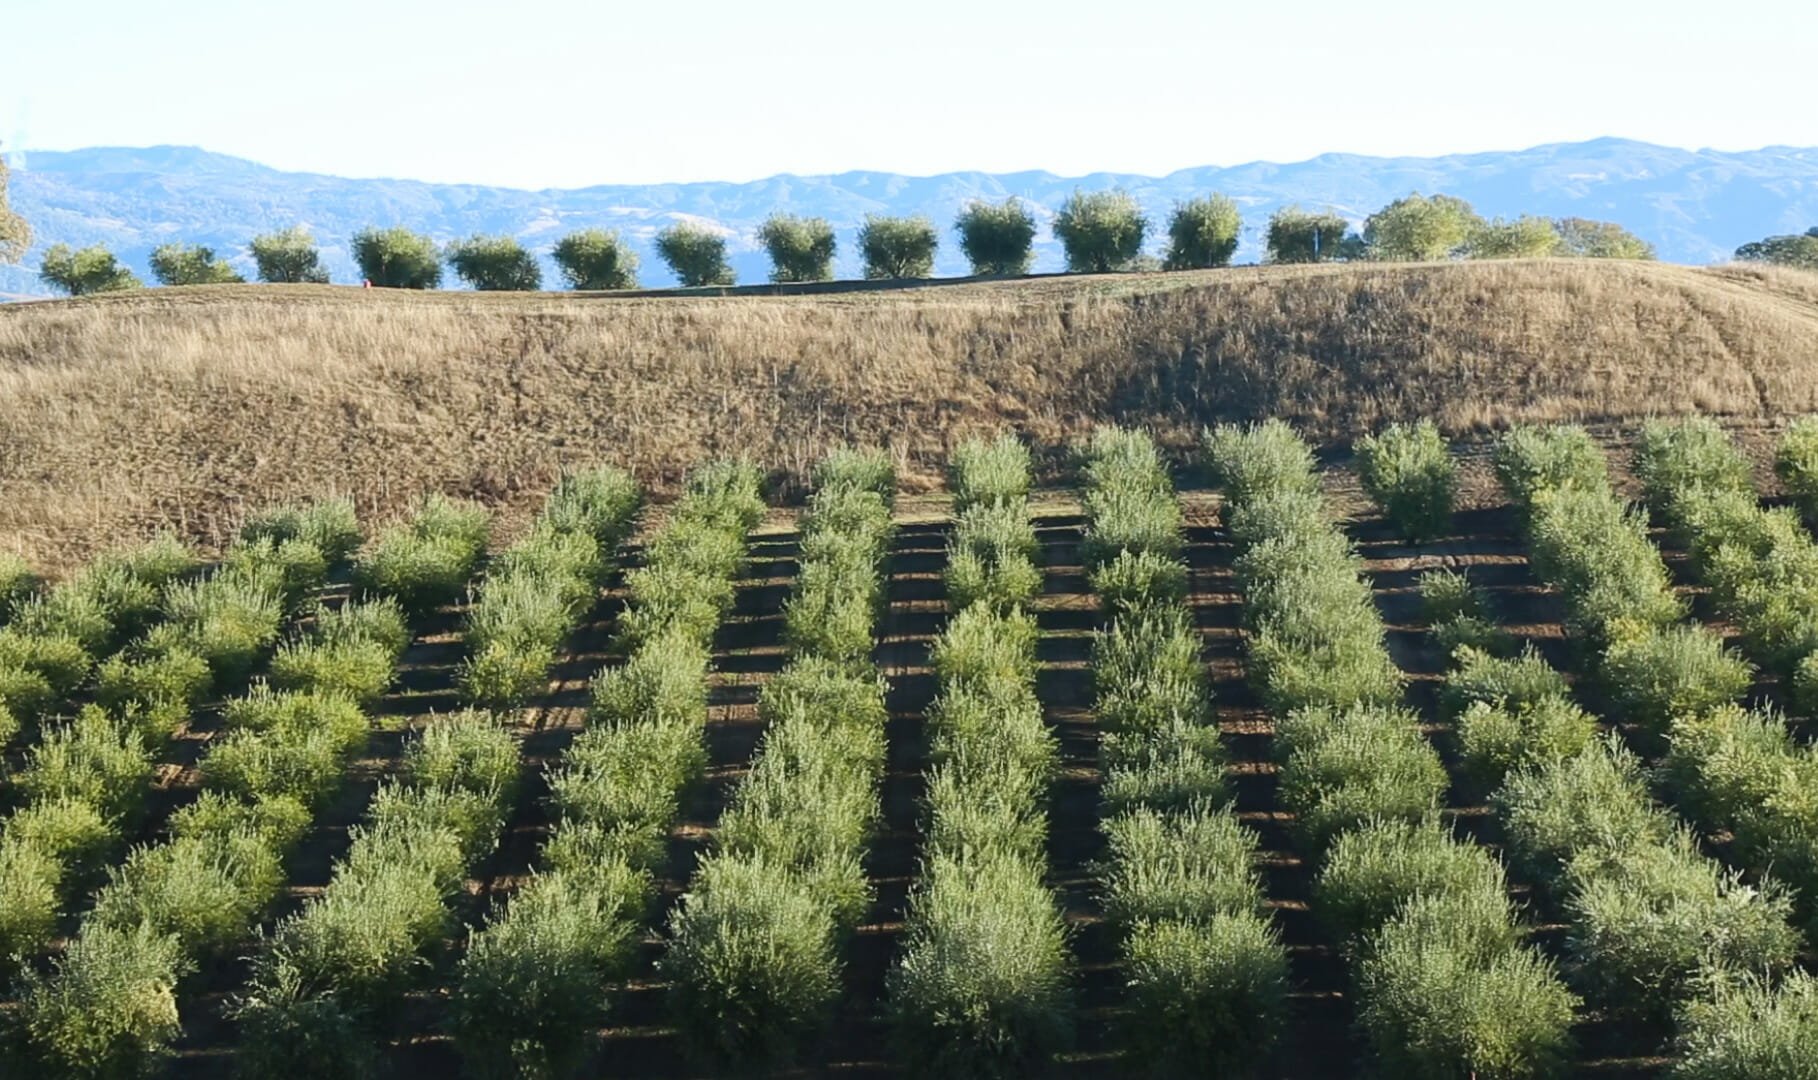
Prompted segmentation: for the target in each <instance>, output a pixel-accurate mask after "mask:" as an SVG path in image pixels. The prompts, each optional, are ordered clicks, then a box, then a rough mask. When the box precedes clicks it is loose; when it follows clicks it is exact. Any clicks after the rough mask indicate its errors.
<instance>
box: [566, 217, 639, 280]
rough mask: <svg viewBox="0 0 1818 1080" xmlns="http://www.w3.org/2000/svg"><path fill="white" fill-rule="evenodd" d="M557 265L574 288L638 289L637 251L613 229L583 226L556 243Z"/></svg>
mask: <svg viewBox="0 0 1818 1080" xmlns="http://www.w3.org/2000/svg"><path fill="white" fill-rule="evenodd" d="M553 254H554V256H555V261H556V266H558V267H560V268H561V270H562V278H563V280H565V281H567V282H568V287H569V288H571V289H635V288H637V287H638V253H637V252H635V251H633V250H631V248H630V247H629V246H627V245H626V243H625V241H623V240H621V239H620V238H619V234H618V232H617V230H613V229H582V230H581V231H580V232H572V233H569V234H568V235H567V236H564V237H562V239H561V242H560V243H558V244H556V246H555V251H554V252H553Z"/></svg>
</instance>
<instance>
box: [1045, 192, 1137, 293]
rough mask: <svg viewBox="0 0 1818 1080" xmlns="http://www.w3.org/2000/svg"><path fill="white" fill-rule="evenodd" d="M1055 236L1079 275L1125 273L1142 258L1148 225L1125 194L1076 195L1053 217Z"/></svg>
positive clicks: (1070, 267)
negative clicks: (1120, 271) (1114, 271)
mask: <svg viewBox="0 0 1818 1080" xmlns="http://www.w3.org/2000/svg"><path fill="white" fill-rule="evenodd" d="M1053 227H1054V235H1055V237H1056V238H1057V239H1059V240H1060V242H1061V247H1062V248H1063V249H1064V250H1065V251H1066V254H1067V269H1068V270H1070V271H1072V272H1073V273H1076V274H1107V273H1110V272H1111V271H1113V270H1123V269H1126V268H1128V267H1129V265H1130V264H1131V263H1132V262H1134V261H1135V260H1136V257H1137V256H1138V255H1141V254H1142V250H1143V236H1144V234H1145V233H1147V232H1148V230H1149V221H1148V219H1147V218H1145V217H1143V211H1142V207H1141V206H1138V205H1137V202H1136V199H1135V197H1133V196H1132V195H1130V194H1129V193H1128V192H1124V191H1090V192H1088V191H1075V192H1074V193H1073V194H1072V195H1070V196H1068V198H1067V201H1066V202H1065V203H1062V204H1061V208H1060V211H1059V212H1058V213H1056V214H1055V215H1054V226H1053Z"/></svg>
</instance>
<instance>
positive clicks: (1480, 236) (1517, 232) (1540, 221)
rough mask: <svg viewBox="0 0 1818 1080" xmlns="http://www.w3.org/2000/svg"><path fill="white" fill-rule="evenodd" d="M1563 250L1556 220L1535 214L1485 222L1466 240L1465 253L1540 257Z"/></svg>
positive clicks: (1488, 256)
mask: <svg viewBox="0 0 1818 1080" xmlns="http://www.w3.org/2000/svg"><path fill="white" fill-rule="evenodd" d="M1559 249H1560V239H1559V231H1558V230H1557V229H1555V228H1554V227H1553V223H1552V222H1551V221H1549V220H1547V219H1546V218H1543V217H1535V216H1534V215H1532V214H1523V215H1522V216H1520V217H1518V218H1516V219H1515V220H1513V221H1505V220H1503V219H1502V218H1497V219H1496V220H1494V221H1486V222H1483V223H1482V224H1480V225H1479V226H1478V227H1477V228H1476V229H1475V230H1474V231H1473V232H1472V233H1471V238H1470V239H1469V240H1468V241H1466V243H1465V253H1466V254H1467V255H1469V256H1470V257H1471V258H1473V259H1540V258H1545V257H1546V256H1548V255H1554V254H1557V253H1558V252H1559Z"/></svg>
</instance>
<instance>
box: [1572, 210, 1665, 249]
mask: <svg viewBox="0 0 1818 1080" xmlns="http://www.w3.org/2000/svg"><path fill="white" fill-rule="evenodd" d="M1553 228H1554V229H1555V230H1556V231H1557V232H1558V233H1559V253H1560V254H1561V255H1570V256H1572V257H1574V258H1580V259H1652V258H1653V257H1654V245H1652V244H1650V243H1648V242H1647V241H1646V240H1643V239H1642V238H1641V237H1639V236H1636V235H1635V234H1634V233H1632V232H1630V231H1628V230H1627V229H1625V228H1623V227H1622V226H1620V225H1618V224H1616V223H1615V222H1613V221H1591V220H1589V219H1587V218H1578V217H1569V218H1560V219H1558V220H1557V221H1555V222H1553Z"/></svg>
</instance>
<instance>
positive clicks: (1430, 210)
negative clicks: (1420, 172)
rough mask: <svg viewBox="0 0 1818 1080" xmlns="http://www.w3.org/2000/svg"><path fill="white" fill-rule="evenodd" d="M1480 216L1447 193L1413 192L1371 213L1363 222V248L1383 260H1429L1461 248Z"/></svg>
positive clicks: (1479, 224)
mask: <svg viewBox="0 0 1818 1080" xmlns="http://www.w3.org/2000/svg"><path fill="white" fill-rule="evenodd" d="M1482 224H1483V219H1482V218H1479V217H1478V216H1477V212H1476V211H1475V210H1472V209H1471V204H1470V203H1468V202H1465V201H1464V200H1463V199H1459V198H1454V197H1453V196H1450V195H1434V196H1432V197H1430V198H1429V197H1427V196H1425V195H1422V194H1420V193H1419V192H1415V193H1414V194H1412V195H1409V196H1408V197H1407V198H1405V199H1396V200H1395V201H1394V202H1392V203H1390V204H1389V205H1387V206H1385V207H1383V208H1382V209H1381V210H1378V211H1377V212H1376V213H1374V214H1371V215H1370V216H1369V218H1368V219H1367V220H1366V221H1365V222H1364V230H1363V241H1364V248H1365V249H1366V251H1367V252H1368V253H1369V257H1370V258H1372V259H1378V260H1382V261H1385V262H1432V261H1434V260H1436V259H1447V258H1451V257H1452V255H1453V254H1454V253H1456V252H1458V251H1460V250H1461V249H1463V248H1464V246H1465V242H1466V241H1467V240H1469V239H1470V238H1471V236H1472V234H1474V233H1475V232H1476V231H1477V229H1478V228H1479V227H1480V226H1481V225H1482Z"/></svg>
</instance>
